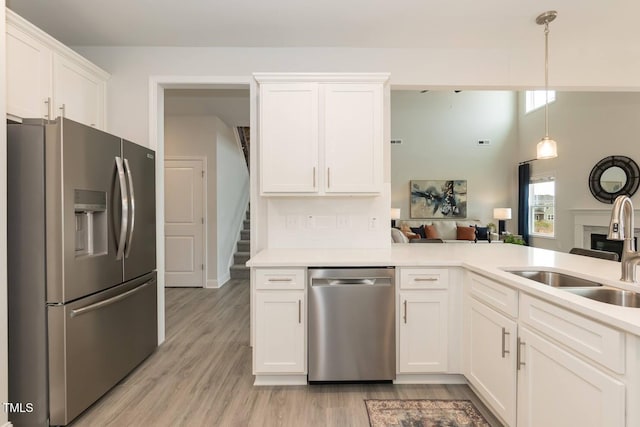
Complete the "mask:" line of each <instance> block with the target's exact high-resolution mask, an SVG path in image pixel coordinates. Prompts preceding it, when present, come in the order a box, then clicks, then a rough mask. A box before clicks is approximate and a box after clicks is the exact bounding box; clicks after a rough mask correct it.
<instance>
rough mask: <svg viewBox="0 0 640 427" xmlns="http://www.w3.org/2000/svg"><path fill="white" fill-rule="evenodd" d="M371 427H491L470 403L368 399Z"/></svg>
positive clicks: (464, 401) (467, 401) (366, 402)
mask: <svg viewBox="0 0 640 427" xmlns="http://www.w3.org/2000/svg"><path fill="white" fill-rule="evenodd" d="M365 404H366V406H367V412H368V413H369V424H370V425H371V427H395V426H398V427H490V426H489V423H487V420H485V419H484V417H483V416H482V414H480V412H479V411H478V410H477V409H476V407H475V406H473V403H471V401H470V400H365Z"/></svg>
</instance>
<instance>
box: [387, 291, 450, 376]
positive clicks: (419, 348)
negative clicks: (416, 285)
mask: <svg viewBox="0 0 640 427" xmlns="http://www.w3.org/2000/svg"><path fill="white" fill-rule="evenodd" d="M448 306H449V299H448V291H447V290H421V291H408V292H400V298H399V299H398V310H397V311H398V314H399V335H400V336H399V343H400V350H399V363H398V372H399V373H401V374H416V373H433V372H446V371H447V368H448V365H447V361H448V346H449V344H448V317H449V309H448Z"/></svg>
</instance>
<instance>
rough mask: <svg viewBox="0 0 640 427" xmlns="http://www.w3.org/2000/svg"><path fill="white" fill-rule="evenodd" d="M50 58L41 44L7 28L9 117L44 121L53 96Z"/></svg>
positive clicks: (10, 26) (13, 28)
mask: <svg viewBox="0 0 640 427" xmlns="http://www.w3.org/2000/svg"><path fill="white" fill-rule="evenodd" d="M51 57H52V52H51V50H50V49H49V48H48V47H46V46H45V45H44V44H42V43H41V42H40V41H38V40H37V39H35V38H34V37H32V36H30V35H28V34H27V33H25V32H23V31H21V30H19V29H17V28H15V27H13V26H12V25H7V113H8V114H11V115H14V116H17V117H21V118H42V117H44V118H46V117H47V115H48V114H49V108H51V107H50V105H49V104H50V102H51V96H52V89H51V87H52V86H51V85H52V83H51ZM52 118H53V117H52Z"/></svg>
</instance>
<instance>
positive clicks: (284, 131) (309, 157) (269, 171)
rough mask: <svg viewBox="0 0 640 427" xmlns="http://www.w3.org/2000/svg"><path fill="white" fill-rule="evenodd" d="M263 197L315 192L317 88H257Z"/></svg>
mask: <svg viewBox="0 0 640 427" xmlns="http://www.w3.org/2000/svg"><path fill="white" fill-rule="evenodd" d="M259 123H260V124H259V126H260V144H261V145H260V153H261V157H260V159H261V165H260V172H261V178H262V179H261V180H260V181H261V183H262V192H263V193H289V192H293V193H309V192H311V193H314V192H317V191H318V84H317V83H266V84H263V85H260V119H259Z"/></svg>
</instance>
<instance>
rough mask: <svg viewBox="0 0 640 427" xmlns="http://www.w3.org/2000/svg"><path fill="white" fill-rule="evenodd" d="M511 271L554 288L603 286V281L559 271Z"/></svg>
mask: <svg viewBox="0 0 640 427" xmlns="http://www.w3.org/2000/svg"><path fill="white" fill-rule="evenodd" d="M509 273H511V274H515V275H517V276H521V277H524V278H526V279H530V280H535V281H536V282H539V283H542V284H543V285H548V286H553V287H554V288H586V287H589V288H592V287H598V286H602V283H597V282H592V281H591V280H586V279H581V278H579V277H575V276H571V275H569V274H564V273H558V272H557V271H545V270H512V271H509Z"/></svg>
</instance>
